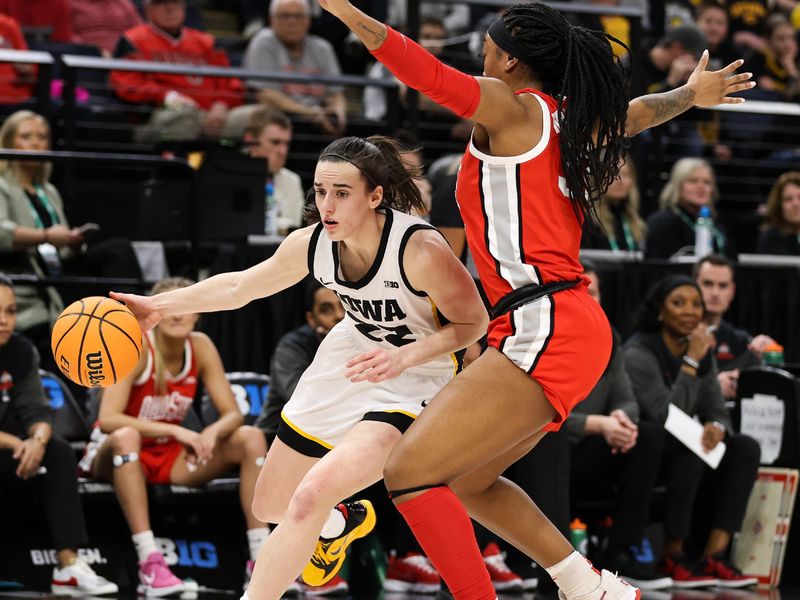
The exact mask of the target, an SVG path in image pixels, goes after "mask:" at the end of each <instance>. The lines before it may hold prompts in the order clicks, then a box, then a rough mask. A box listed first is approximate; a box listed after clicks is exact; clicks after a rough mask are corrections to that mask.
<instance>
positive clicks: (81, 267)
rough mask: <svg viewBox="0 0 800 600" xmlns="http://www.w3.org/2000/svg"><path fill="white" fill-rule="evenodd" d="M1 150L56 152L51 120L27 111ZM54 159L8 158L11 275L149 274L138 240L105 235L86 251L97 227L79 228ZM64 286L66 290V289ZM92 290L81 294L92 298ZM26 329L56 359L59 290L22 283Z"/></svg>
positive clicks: (4, 226)
mask: <svg viewBox="0 0 800 600" xmlns="http://www.w3.org/2000/svg"><path fill="white" fill-rule="evenodd" d="M0 148H2V149H7V150H23V151H31V152H44V151H48V150H50V125H49V123H48V122H47V121H46V120H45V118H44V117H42V116H41V115H38V114H36V113H35V112H31V111H29V110H20V111H17V112H15V113H14V114H12V115H10V116H9V117H8V118H7V119H6V120H5V122H4V123H3V126H2V127H0ZM50 172H51V165H50V163H49V162H46V161H43V160H38V159H33V160H10V161H0V254H2V259H0V260H2V262H3V267H4V269H5V270H6V272H8V273H26V274H32V275H36V276H38V277H48V276H51V277H52V276H58V275H59V274H61V273H62V272H65V271H66V272H69V273H70V274H74V275H80V274H87V275H88V274H91V275H93V276H104V275H105V276H115V277H132V278H139V279H140V278H141V270H140V269H139V265H138V263H137V262H136V256H135V255H134V253H133V249H132V248H131V245H130V242H128V241H127V240H119V239H115V240H105V241H103V242H101V243H99V244H95V245H92V247H91V248H88V249H87V250H85V251H84V244H85V242H86V236H87V235H88V231H89V230H92V229H96V226H92V224H87V225H84V226H82V227H71V226H70V224H69V222H68V221H67V217H66V214H65V212H64V202H63V201H62V199H61V194H59V192H58V190H57V189H56V187H55V186H54V185H53V184H51V183H50ZM64 291H65V290H64V289H62V290H61V292H62V293H64ZM87 292H88V290H87V289H86V288H81V289H79V290H76V291H75V294H76V296H81V295H83V296H85V295H90V294H89V293H87ZM17 305H18V309H19V323H18V326H19V330H20V331H21V332H23V333H25V335H27V336H28V337H29V338H31V340H32V341H33V342H34V343H35V344H36V346H37V348H38V349H39V351H40V354H41V355H42V356H43V357H49V356H50V324H51V323H52V322H53V321H54V320H55V318H56V317H57V316H58V314H59V313H60V312H61V309H62V307H63V303H62V299H61V296H60V295H59V292H58V291H56V290H55V288H52V287H48V288H39V289H37V288H35V287H30V286H19V287H18V288H17Z"/></svg>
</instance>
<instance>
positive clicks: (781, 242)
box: [758, 171, 800, 256]
mask: <svg viewBox="0 0 800 600" xmlns="http://www.w3.org/2000/svg"><path fill="white" fill-rule="evenodd" d="M766 217H767V218H766V222H765V223H764V229H763V230H762V231H761V235H760V236H759V238H758V252H759V254H788V255H791V256H800V171H789V172H787V173H784V174H783V175H781V176H780V177H778V179H777V181H776V182H775V185H773V186H772V190H770V192H769V197H768V198H767V215H766Z"/></svg>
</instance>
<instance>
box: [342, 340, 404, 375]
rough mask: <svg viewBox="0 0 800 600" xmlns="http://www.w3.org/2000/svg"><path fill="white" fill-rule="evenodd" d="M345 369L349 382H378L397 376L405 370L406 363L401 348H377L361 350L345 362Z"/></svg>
mask: <svg viewBox="0 0 800 600" xmlns="http://www.w3.org/2000/svg"><path fill="white" fill-rule="evenodd" d="M345 366H346V367H347V371H345V373H344V376H345V377H347V378H348V379H349V380H350V381H351V382H353V383H358V382H359V381H369V382H370V383H378V382H379V381H386V380H387V379H392V378H394V377H397V376H398V375H400V373H402V372H403V371H405V370H406V368H407V367H408V365H406V364H405V361H404V360H403V351H402V349H401V348H397V349H394V350H384V349H382V348H378V349H375V350H370V351H369V352H363V353H362V354H359V355H358V356H356V357H355V358H352V359H350V360H349V361H347V363H346V364H345Z"/></svg>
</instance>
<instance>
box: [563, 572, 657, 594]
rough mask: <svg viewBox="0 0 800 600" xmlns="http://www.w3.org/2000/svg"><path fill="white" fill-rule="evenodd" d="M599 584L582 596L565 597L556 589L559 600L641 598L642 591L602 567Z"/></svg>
mask: <svg viewBox="0 0 800 600" xmlns="http://www.w3.org/2000/svg"><path fill="white" fill-rule="evenodd" d="M600 578H601V579H600V585H599V586H597V589H596V590H595V591H593V592H590V593H589V594H584V595H583V596H576V597H575V598H567V596H566V595H565V594H564V592H562V591H561V590H558V599H559V600H641V597H642V592H641V591H639V588H636V587H633V586H632V585H631V584H629V583H627V582H625V581H623V580H622V579H620V578H619V577H617V576H616V575H614V574H613V573H612V572H611V571H606V570H605V569H603V570H602V571H601V572H600Z"/></svg>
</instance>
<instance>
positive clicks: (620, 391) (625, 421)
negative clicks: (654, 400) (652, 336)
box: [565, 263, 672, 590]
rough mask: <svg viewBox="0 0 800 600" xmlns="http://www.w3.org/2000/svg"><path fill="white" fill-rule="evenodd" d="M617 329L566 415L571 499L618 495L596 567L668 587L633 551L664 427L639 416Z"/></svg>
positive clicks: (595, 288)
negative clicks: (598, 372) (595, 377)
mask: <svg viewBox="0 0 800 600" xmlns="http://www.w3.org/2000/svg"><path fill="white" fill-rule="evenodd" d="M583 273H584V275H586V276H587V277H588V278H589V279H590V280H591V284H590V286H589V293H590V294H591V295H592V297H593V298H594V299H595V300H597V302H598V303H599V302H600V279H599V277H598V274H597V271H596V270H595V268H594V266H593V265H592V264H590V263H584V266H583ZM613 333H614V351H613V353H612V355H611V361H610V363H609V366H608V368H607V369H606V372H605V373H604V374H603V376H602V377H601V378H600V381H598V382H597V385H595V387H594V389H593V390H592V391H591V393H590V394H589V396H588V397H587V398H586V399H585V400H584V401H583V402H581V403H580V404H578V405H577V406H576V407H575V410H573V411H572V413H571V414H570V415H569V416H568V417H567V419H566V421H565V425H566V428H567V431H568V432H569V438H570V439H569V441H570V447H571V469H570V480H571V484H570V499H571V502H572V504H573V506H574V505H575V503H576V502H577V503H580V502H581V501H582V500H583V501H587V500H588V501H596V500H597V499H598V496H600V497H605V496H606V495H609V496H613V497H614V498H615V506H614V511H613V514H612V515H611V518H612V520H613V524H612V526H611V529H610V531H609V538H608V546H607V547H606V548H605V549H604V550H603V551H602V554H601V555H600V556H595V557H594V558H593V559H592V562H593V563H594V564H595V565H596V566H597V568H603V569H608V570H609V571H613V572H615V573H617V574H618V575H619V576H620V577H622V578H623V579H625V580H626V581H629V582H630V583H632V584H633V585H635V586H637V587H638V588H640V589H643V590H656V589H662V588H668V587H670V586H671V585H672V579H670V578H669V577H665V576H663V575H660V574H657V573H656V572H655V571H654V570H653V567H652V565H645V564H643V563H640V562H638V561H637V560H636V558H634V556H633V554H632V552H631V547H632V546H639V545H640V544H641V542H642V539H643V538H644V530H645V526H646V525H647V522H648V517H649V515H650V500H651V497H652V494H653V486H654V484H655V480H656V475H657V474H658V467H659V464H660V463H661V452H662V449H663V446H664V432H663V429H662V428H661V427H660V426H658V425H657V424H655V423H653V422H649V421H645V422H641V423H640V422H639V405H638V404H637V403H636V398H635V397H634V395H633V390H632V389H631V382H630V379H628V373H627V371H626V370H625V359H624V358H623V356H622V348H621V345H622V341H621V339H620V337H619V334H618V333H617V332H616V331H614V332H613ZM612 486H613V487H612Z"/></svg>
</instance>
